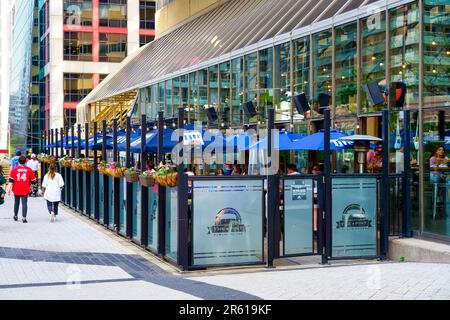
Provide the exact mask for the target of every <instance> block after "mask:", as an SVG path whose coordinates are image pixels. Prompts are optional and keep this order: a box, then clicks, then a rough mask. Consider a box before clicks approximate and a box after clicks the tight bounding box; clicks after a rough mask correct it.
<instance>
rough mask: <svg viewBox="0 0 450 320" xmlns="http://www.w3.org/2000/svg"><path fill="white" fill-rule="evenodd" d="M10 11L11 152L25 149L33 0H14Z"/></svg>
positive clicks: (27, 124)
mask: <svg viewBox="0 0 450 320" xmlns="http://www.w3.org/2000/svg"><path fill="white" fill-rule="evenodd" d="M12 12H13V16H12V19H11V20H12V34H11V69H10V70H11V76H10V107H9V124H10V137H11V139H10V143H11V148H12V150H13V152H14V151H15V150H16V148H21V149H22V150H25V148H26V147H27V137H28V132H29V127H28V126H29V123H28V119H29V112H30V99H31V92H30V89H31V86H30V82H31V67H32V50H33V24H34V21H33V20H34V1H29V0H17V1H16V2H15V4H14V8H13V11H12Z"/></svg>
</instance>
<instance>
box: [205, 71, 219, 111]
mask: <svg viewBox="0 0 450 320" xmlns="http://www.w3.org/2000/svg"><path fill="white" fill-rule="evenodd" d="M208 73H209V80H208V84H209V103H208V104H207V106H206V107H209V106H212V107H214V108H216V111H217V106H218V104H219V67H218V66H217V65H214V66H211V67H209V68H208Z"/></svg>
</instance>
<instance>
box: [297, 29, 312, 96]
mask: <svg viewBox="0 0 450 320" xmlns="http://www.w3.org/2000/svg"><path fill="white" fill-rule="evenodd" d="M309 42H310V41H309V37H306V38H302V39H299V40H296V41H294V91H295V94H299V93H302V92H304V93H305V94H306V96H307V97H308V98H309V95H310V92H309V84H310V83H309V71H310V59H309V57H310V51H311V50H310V44H309Z"/></svg>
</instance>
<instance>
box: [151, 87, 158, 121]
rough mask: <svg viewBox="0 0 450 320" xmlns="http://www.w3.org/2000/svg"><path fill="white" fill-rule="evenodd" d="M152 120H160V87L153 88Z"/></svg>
mask: <svg viewBox="0 0 450 320" xmlns="http://www.w3.org/2000/svg"><path fill="white" fill-rule="evenodd" d="M150 101H151V102H150V118H153V119H157V118H158V85H156V84H154V85H152V87H151V100H150Z"/></svg>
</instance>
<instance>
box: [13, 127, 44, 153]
mask: <svg viewBox="0 0 450 320" xmlns="http://www.w3.org/2000/svg"><path fill="white" fill-rule="evenodd" d="M44 146H45V145H44V131H43V130H41V139H39V147H40V150H39V151H40V152H39V153H41V152H43V150H44ZM9 152H11V150H10V151H9Z"/></svg>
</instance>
